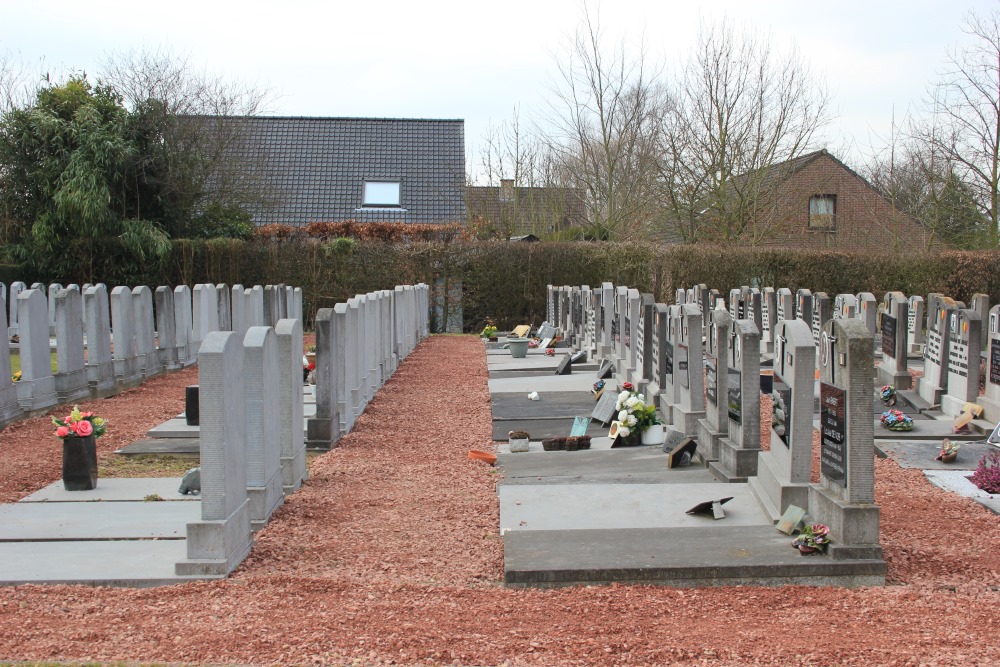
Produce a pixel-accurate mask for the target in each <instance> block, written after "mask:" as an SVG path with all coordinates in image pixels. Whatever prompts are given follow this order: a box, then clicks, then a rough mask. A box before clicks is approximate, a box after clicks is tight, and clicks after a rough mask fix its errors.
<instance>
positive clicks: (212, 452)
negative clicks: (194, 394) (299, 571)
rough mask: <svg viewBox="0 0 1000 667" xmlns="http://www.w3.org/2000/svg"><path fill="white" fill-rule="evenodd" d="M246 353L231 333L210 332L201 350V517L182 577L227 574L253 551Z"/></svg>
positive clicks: (191, 532) (191, 528)
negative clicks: (248, 485) (248, 462)
mask: <svg viewBox="0 0 1000 667" xmlns="http://www.w3.org/2000/svg"><path fill="white" fill-rule="evenodd" d="M243 357H244V351H243V345H242V341H241V340H240V338H239V336H237V335H236V334H235V333H233V332H231V331H213V332H211V333H209V334H208V335H207V336H206V337H205V340H204V342H203V343H202V345H201V349H200V351H199V354H198V385H199V386H200V387H201V392H200V394H201V415H200V438H201V466H200V467H201V520H200V521H195V522H192V523H189V524H188V525H187V559H186V560H182V561H180V562H178V563H177V565H176V567H175V570H176V572H177V574H178V575H199V574H200V575H215V576H225V575H227V574H229V573H230V572H232V571H233V570H234V569H235V568H236V566H237V565H239V564H240V563H241V562H242V561H243V559H244V558H246V556H247V554H248V553H249V552H250V547H251V545H252V541H251V530H250V511H249V510H250V502H249V500H248V499H247V461H246V448H245V442H246V433H245V425H246V422H245V410H246V407H245V400H244V394H243V389H244V375H243V371H244V368H243Z"/></svg>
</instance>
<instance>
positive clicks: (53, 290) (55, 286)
mask: <svg viewBox="0 0 1000 667" xmlns="http://www.w3.org/2000/svg"><path fill="white" fill-rule="evenodd" d="M62 288H63V286H62V285H60V284H59V283H52V284H51V285H49V291H48V297H47V298H46V305H47V306H48V308H49V336H50V337H52V338H55V335H56V295H57V294H59V290H61V289H62ZM988 309H989V308H988V307H987V310H988Z"/></svg>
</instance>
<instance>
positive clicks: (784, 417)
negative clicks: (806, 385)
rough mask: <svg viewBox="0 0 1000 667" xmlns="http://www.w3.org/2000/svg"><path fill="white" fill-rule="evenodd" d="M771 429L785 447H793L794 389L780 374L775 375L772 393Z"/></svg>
mask: <svg viewBox="0 0 1000 667" xmlns="http://www.w3.org/2000/svg"><path fill="white" fill-rule="evenodd" d="M771 429H772V430H773V431H774V433H775V435H777V436H778V438H779V439H780V440H781V442H782V443H783V444H784V445H785V447H791V445H790V444H789V443H790V441H791V437H792V388H791V387H789V386H788V384H787V383H786V382H785V380H784V378H782V377H781V375H779V374H778V373H775V374H774V387H773V389H772V391H771Z"/></svg>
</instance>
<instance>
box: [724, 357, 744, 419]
mask: <svg viewBox="0 0 1000 667" xmlns="http://www.w3.org/2000/svg"><path fill="white" fill-rule="evenodd" d="M742 380H743V373H741V372H740V371H739V369H736V368H733V367H732V366H730V367H729V389H728V395H727V396H726V407H727V409H728V411H729V418H730V419H731V420H732V421H734V422H736V423H737V424H742V423H743V382H742Z"/></svg>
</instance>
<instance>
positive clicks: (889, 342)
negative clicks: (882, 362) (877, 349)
mask: <svg viewBox="0 0 1000 667" xmlns="http://www.w3.org/2000/svg"><path fill="white" fill-rule="evenodd" d="M882 354H883V355H886V356H889V357H893V358H895V357H896V318H895V317H893V316H892V315H890V314H889V313H883V314H882Z"/></svg>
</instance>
